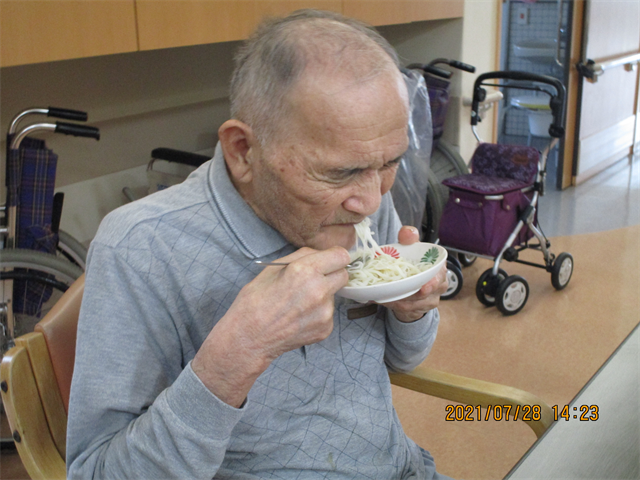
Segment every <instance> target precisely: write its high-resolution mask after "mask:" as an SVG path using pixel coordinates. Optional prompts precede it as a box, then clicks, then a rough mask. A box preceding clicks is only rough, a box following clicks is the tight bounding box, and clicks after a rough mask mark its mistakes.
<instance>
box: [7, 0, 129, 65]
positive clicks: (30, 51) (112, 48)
mask: <svg viewBox="0 0 640 480" xmlns="http://www.w3.org/2000/svg"><path fill="white" fill-rule="evenodd" d="M0 44H1V46H0V66H3V67H6V66H12V65H23V64H27V63H39V62H49V61H54V60H66V59H70V58H82V57H91V56H97V55H108V54H112V53H123V52H134V51H136V50H137V49H138V43H137V36H136V22H135V4H134V0H43V1H38V0H2V5H0Z"/></svg>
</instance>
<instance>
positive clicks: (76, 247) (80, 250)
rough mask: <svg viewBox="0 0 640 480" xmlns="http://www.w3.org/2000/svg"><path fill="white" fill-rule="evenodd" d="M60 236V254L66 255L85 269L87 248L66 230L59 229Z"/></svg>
mask: <svg viewBox="0 0 640 480" xmlns="http://www.w3.org/2000/svg"><path fill="white" fill-rule="evenodd" d="M58 238H59V240H58V256H64V257H65V258H66V259H67V260H69V261H70V262H72V263H74V264H76V265H77V266H79V267H80V268H82V269H83V270H84V268H85V266H86V262H87V248H86V247H85V246H84V245H82V244H81V243H80V242H79V241H78V240H76V239H75V238H73V237H72V236H71V235H69V234H68V233H67V232H65V231H64V230H59V231H58Z"/></svg>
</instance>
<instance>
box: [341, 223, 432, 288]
mask: <svg viewBox="0 0 640 480" xmlns="http://www.w3.org/2000/svg"><path fill="white" fill-rule="evenodd" d="M370 225H371V220H370V219H369V218H365V219H364V220H363V221H362V222H360V223H358V224H357V225H355V229H356V237H357V239H356V251H355V253H353V254H352V259H353V258H355V259H357V260H355V261H352V264H351V266H350V267H348V268H347V272H348V273H349V283H348V284H347V286H348V287H366V286H369V285H377V284H380V283H389V282H393V281H395V280H402V279H404V278H407V277H410V276H412V275H415V274H417V273H420V272H423V271H425V270H427V269H428V268H430V267H431V266H432V265H433V263H434V262H435V258H434V259H433V260H430V261H427V262H425V261H419V262H414V261H412V260H405V259H403V258H394V257H392V256H391V255H389V254H387V253H385V252H384V251H383V250H382V249H381V248H380V246H379V245H378V244H377V243H376V241H375V240H374V239H373V232H372V231H371V229H370V228H369V226H370Z"/></svg>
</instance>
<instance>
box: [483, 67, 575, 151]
mask: <svg viewBox="0 0 640 480" xmlns="http://www.w3.org/2000/svg"><path fill="white" fill-rule="evenodd" d="M490 79H503V80H514V81H516V82H539V83H545V84H547V85H550V86H552V87H553V88H554V89H555V91H556V94H555V95H553V94H551V93H549V92H546V91H545V90H542V89H540V88H532V87H528V88H529V89H530V90H539V91H544V92H545V93H547V94H548V95H549V96H550V97H551V99H550V100H549V107H550V108H551V114H552V115H553V122H551V125H550V126H549V135H551V136H552V137H554V138H561V137H563V136H564V109H565V95H566V91H565V88H564V85H563V84H562V82H561V81H560V80H558V79H557V78H554V77H551V76H548V75H538V74H536V73H530V72H520V71H515V70H514V71H497V72H487V73H483V74H482V75H480V76H479V77H478V78H476V81H475V83H474V85H473V100H472V101H471V125H477V124H478V122H479V121H480V115H479V111H478V110H479V105H480V102H482V101H483V100H484V99H485V97H486V95H487V91H486V90H485V89H484V88H482V85H488V84H486V83H483V82H485V81H486V80H490ZM492 86H497V87H505V88H527V87H526V86H523V85H517V84H516V85H509V84H506V85H505V84H502V85H492Z"/></svg>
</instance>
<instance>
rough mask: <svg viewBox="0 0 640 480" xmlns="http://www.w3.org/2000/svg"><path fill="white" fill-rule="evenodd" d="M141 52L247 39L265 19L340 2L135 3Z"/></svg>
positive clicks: (210, 0)
mask: <svg viewBox="0 0 640 480" xmlns="http://www.w3.org/2000/svg"><path fill="white" fill-rule="evenodd" d="M136 1H137V8H138V29H139V33H140V49H141V50H152V49H156V48H170V47H180V46H186V45H199V44H204V43H216V42H229V41H233V40H242V39H244V38H247V37H248V36H249V35H250V34H251V32H252V31H253V29H254V28H255V27H256V25H258V23H259V22H260V20H261V19H262V18H263V17H264V16H266V15H285V14H287V13H289V12H292V11H294V10H297V9H299V8H321V9H325V10H334V11H338V12H339V11H341V8H342V0H136Z"/></svg>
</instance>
